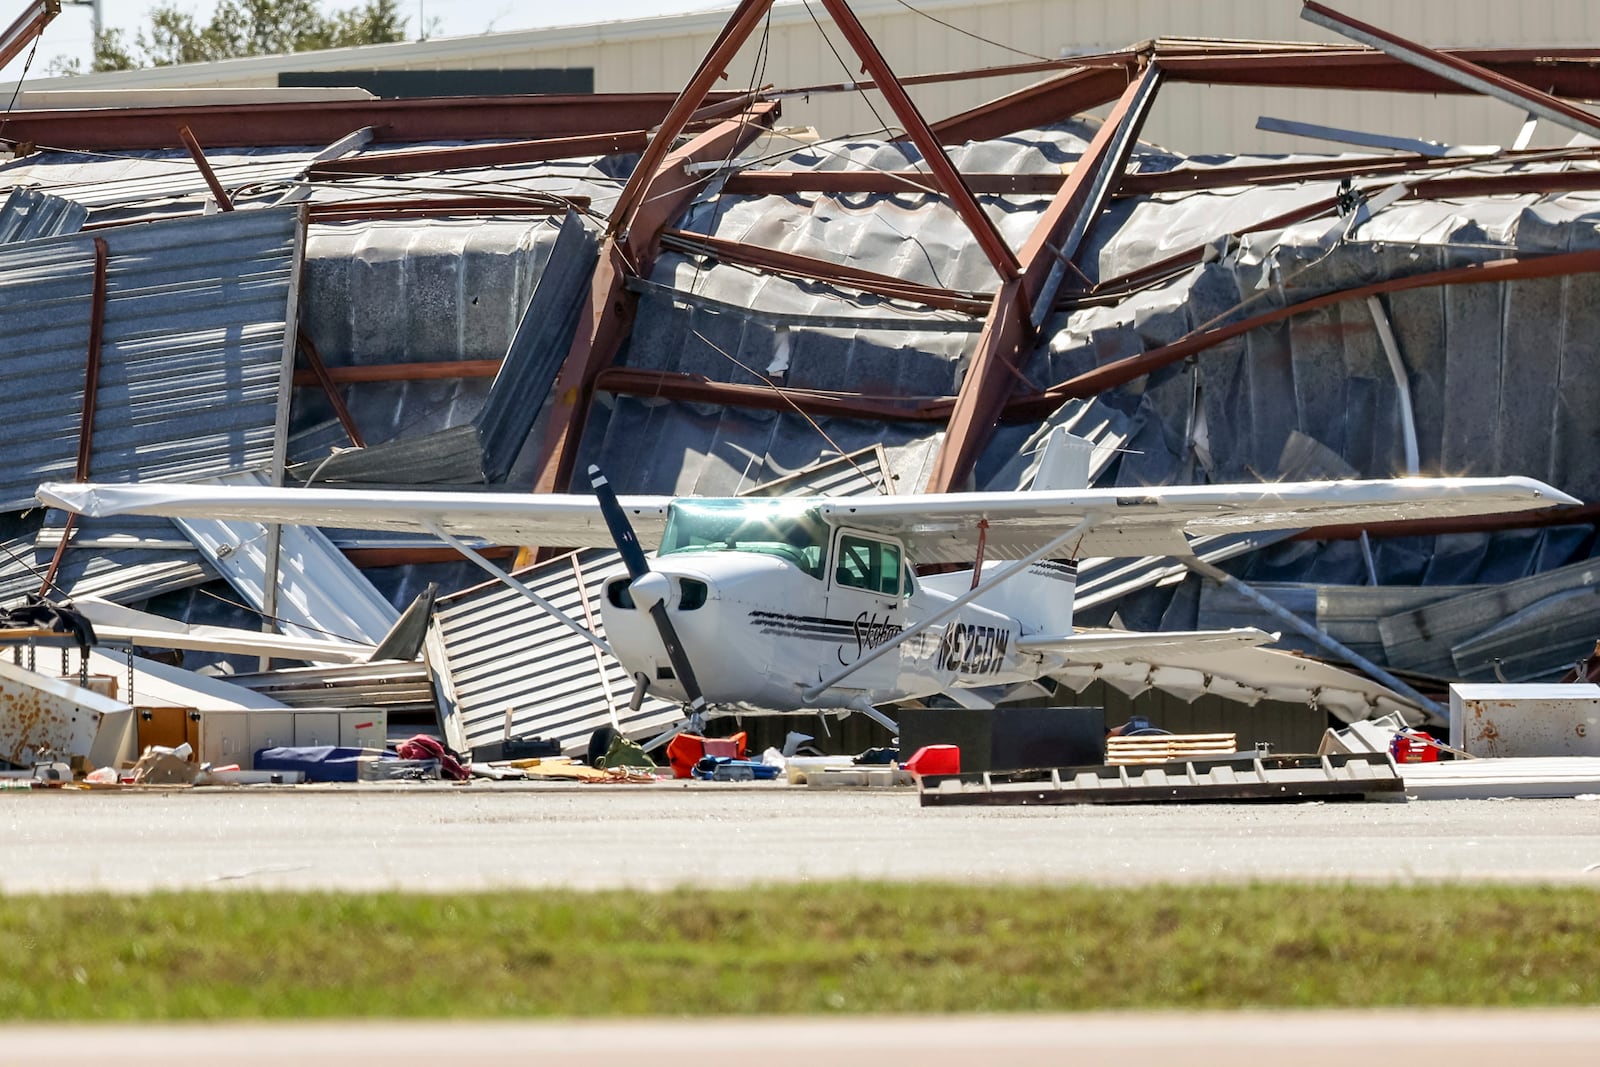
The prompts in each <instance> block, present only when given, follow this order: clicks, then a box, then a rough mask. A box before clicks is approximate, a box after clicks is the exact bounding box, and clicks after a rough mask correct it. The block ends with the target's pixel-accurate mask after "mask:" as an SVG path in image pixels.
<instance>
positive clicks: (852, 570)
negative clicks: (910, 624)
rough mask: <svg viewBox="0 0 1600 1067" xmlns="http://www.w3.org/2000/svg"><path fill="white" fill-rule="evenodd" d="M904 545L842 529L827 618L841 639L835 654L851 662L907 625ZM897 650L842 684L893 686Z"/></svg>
mask: <svg viewBox="0 0 1600 1067" xmlns="http://www.w3.org/2000/svg"><path fill="white" fill-rule="evenodd" d="M904 571H905V550H904V549H903V548H902V547H901V546H900V545H899V543H898V542H895V541H889V540H885V539H883V538H880V537H870V536H868V535H866V534H859V533H854V532H852V531H850V530H840V531H839V532H838V533H837V534H835V536H834V541H833V551H832V552H831V553H830V554H829V568H828V620H829V622H830V623H832V624H833V625H834V626H835V627H838V628H839V632H840V633H841V635H842V640H841V642H840V644H839V645H838V652H837V659H838V661H839V664H840V665H841V666H849V665H850V664H852V663H854V662H856V661H857V660H858V659H860V658H861V657H862V656H864V655H866V654H867V653H868V652H871V651H872V650H873V649H874V648H877V647H878V646H879V645H881V644H883V643H884V642H885V641H887V640H889V639H890V638H892V637H894V636H895V635H896V634H898V633H899V632H900V631H901V630H902V629H904V628H905V626H906V601H905V598H904V597H903V596H902V591H903V587H902V585H901V583H902V581H903V580H904ZM899 658H900V657H899V656H898V655H897V654H894V653H890V654H888V655H885V656H884V657H883V658H882V659H879V660H876V661H875V662H872V663H869V664H867V665H866V666H865V667H863V668H862V669H861V670H860V671H859V672H858V673H855V674H852V675H850V676H849V677H848V678H845V679H844V680H843V681H841V682H840V683H839V687H840V688H841V689H889V688H892V687H893V686H894V683H895V678H896V676H897V675H898V673H899V669H898V663H899Z"/></svg>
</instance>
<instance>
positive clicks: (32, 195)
mask: <svg viewBox="0 0 1600 1067" xmlns="http://www.w3.org/2000/svg"><path fill="white" fill-rule="evenodd" d="M88 217H89V210H88V208H85V207H84V206H83V205H81V204H75V203H73V202H72V201H70V200H63V199H62V198H61V197H59V196H50V195H49V194H47V193H41V192H39V191H37V190H35V189H13V190H11V195H10V196H8V197H6V202H5V203H4V204H0V244H10V243H11V242H14V241H33V240H37V239H39V238H41V237H59V236H61V235H62V234H65V233H77V232H78V231H79V230H80V229H82V228H83V222H84V220H85V219H87V218H88Z"/></svg>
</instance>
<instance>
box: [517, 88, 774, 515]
mask: <svg viewBox="0 0 1600 1067" xmlns="http://www.w3.org/2000/svg"><path fill="white" fill-rule="evenodd" d="M777 114H778V105H777V104H776V103H771V102H768V103H763V104H758V105H756V106H755V107H753V108H752V109H751V111H750V113H749V114H748V115H746V116H742V117H741V118H739V119H736V120H729V121H727V122H722V123H718V124H717V125H716V126H715V127H713V128H712V129H710V130H707V131H706V132H705V133H703V134H701V135H700V136H699V137H696V138H694V139H693V140H692V141H690V142H689V143H688V144H686V145H684V146H683V147H682V148H679V149H677V150H676V151H674V152H672V153H671V154H670V155H667V156H666V157H665V158H664V159H663V161H662V163H661V166H660V167H659V168H658V169H657V170H656V172H655V173H654V174H653V175H652V176H651V177H650V179H649V180H647V181H644V182H642V183H641V184H640V192H639V194H638V195H637V197H636V198H635V200H634V203H635V204H636V205H637V207H636V210H635V211H634V212H633V213H632V215H631V221H630V222H629V224H628V227H627V229H626V230H625V231H620V232H615V233H612V234H610V235H608V236H607V237H606V239H605V241H604V243H603V244H602V245H601V248H600V262H599V263H598V264H597V265H596V267H595V272H594V278H593V281H592V282H591V284H590V287H589V308H588V312H587V314H585V315H581V316H580V317H579V320H578V329H577V332H576V334H575V336H574V337H573V339H572V347H571V348H570V349H569V350H568V352H567V358H566V360H565V361H564V362H563V363H562V365H561V370H560V372H559V373H558V374H557V376H556V382H555V388H554V390H553V391H552V394H553V395H552V396H551V400H550V403H551V411H550V421H549V424H548V428H547V429H546V431H545V440H544V445H543V447H542V449H541V452H540V459H539V477H538V481H537V483H536V491H537V492H541V493H550V492H560V491H564V490H565V489H566V488H567V486H568V485H569V484H570V482H571V479H572V466H573V463H574V461H575V459H576V457H577V450H578V442H579V441H580V440H581V438H582V437H583V427H584V423H585V421H586V419H587V417H588V412H589V400H590V398H591V396H592V395H593V392H594V379H595V375H597V374H599V373H600V371H602V370H604V369H605V368H606V367H609V366H610V365H611V364H612V362H613V361H614V360H615V359H616V355H617V352H618V351H619V350H620V349H621V347H622V343H623V342H624V341H625V340H627V337H628V333H629V331H630V330H631V329H632V328H633V316H634V313H635V311H636V309H637V307H638V297H637V295H635V294H634V293H632V292H631V291H629V289H628V279H629V278H630V277H644V276H646V275H648V274H649V273H650V268H651V266H652V265H653V264H654V262H655V257H656V253H657V250H658V242H659V239H660V235H661V231H662V230H664V229H665V228H666V227H667V225H668V224H669V223H671V222H673V221H675V220H676V219H677V218H678V217H679V216H680V215H682V214H683V212H684V210H685V209H686V208H687V207H688V205H689V203H690V201H692V200H693V199H694V197H695V194H696V193H697V192H698V191H699V190H700V188H701V186H702V185H703V183H704V182H705V181H706V180H707V179H706V177H705V176H700V175H691V174H689V173H688V172H687V170H686V167H687V165H688V164H691V163H701V162H709V161H712V160H722V159H728V158H729V157H731V156H733V155H736V154H737V153H738V152H740V151H741V150H742V149H743V148H744V147H745V146H746V145H748V144H749V143H750V142H751V141H752V140H754V139H755V137H756V136H757V135H758V133H759V132H760V131H761V130H763V129H765V128H766V127H767V126H769V125H770V124H771V123H772V121H773V120H774V119H775V118H776V116H777ZM637 173H638V172H637V171H635V174H637ZM630 184H631V179H630Z"/></svg>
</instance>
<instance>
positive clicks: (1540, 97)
mask: <svg viewBox="0 0 1600 1067" xmlns="http://www.w3.org/2000/svg"><path fill="white" fill-rule="evenodd" d="M1300 17H1301V18H1303V19H1307V20H1309V21H1312V22H1315V23H1317V24H1319V25H1322V26H1325V27H1327V28H1329V29H1332V30H1333V31H1334V32H1336V33H1342V34H1344V35H1345V36H1349V37H1355V38H1357V39H1358V40H1362V41H1364V42H1367V43H1371V42H1376V44H1375V45H1374V47H1377V48H1380V49H1382V50H1383V51H1384V52H1385V53H1386V54H1388V55H1391V56H1394V57H1395V58H1396V59H1399V60H1400V61H1401V62H1403V63H1406V64H1409V65H1411V66H1414V67H1420V68H1421V69H1423V70H1427V71H1430V72H1431V73H1434V74H1436V75H1438V76H1439V77H1441V78H1443V79H1445V80H1446V81H1449V82H1452V83H1454V84H1457V85H1460V86H1461V87H1462V88H1464V89H1465V90H1466V91H1468V92H1481V93H1483V94H1485V95H1486V96H1491V97H1494V98H1496V99H1498V100H1501V101H1504V102H1505V103H1509V104H1512V105H1513V106H1518V107H1525V108H1527V109H1528V110H1529V111H1531V112H1533V113H1534V114H1536V115H1538V116H1540V117H1541V118H1545V119H1549V120H1550V121H1552V122H1556V123H1559V124H1561V125H1563V126H1567V127H1568V128H1570V129H1573V130H1576V131H1578V132H1579V133H1587V134H1589V135H1591V136H1593V135H1595V134H1600V117H1596V116H1595V115H1594V114H1592V113H1591V112H1588V111H1585V110H1584V109H1583V108H1581V107H1575V106H1573V105H1572V104H1569V103H1567V102H1566V101H1565V100H1561V99H1558V98H1556V97H1554V96H1552V95H1550V94H1549V93H1546V92H1542V91H1540V90H1538V89H1535V88H1534V87H1533V86H1531V85H1528V84H1525V83H1524V82H1521V81H1518V80H1516V79H1515V78H1510V77H1507V76H1506V75H1504V74H1501V73H1500V72H1499V71H1495V70H1490V69H1489V68H1488V67H1486V66H1481V65H1479V64H1477V63H1473V62H1472V61H1470V60H1467V59H1463V58H1461V57H1460V56H1452V55H1449V54H1447V53H1444V52H1441V51H1439V50H1438V49H1434V48H1429V47H1428V46H1427V45H1423V44H1418V43H1417V42H1415V41H1410V40H1407V39H1406V38H1404V37H1401V36H1399V35H1398V34H1393V33H1389V32H1387V31H1385V30H1381V29H1379V28H1378V27H1376V26H1374V25H1372V24H1371V23H1367V22H1361V21H1359V20H1357V19H1353V18H1350V17H1349V16H1348V15H1344V14H1341V13H1339V12H1337V11H1335V10H1333V8H1331V7H1328V6H1327V5H1326V4H1319V3H1317V2H1316V0H1304V5H1303V6H1302V7H1301V9H1300Z"/></svg>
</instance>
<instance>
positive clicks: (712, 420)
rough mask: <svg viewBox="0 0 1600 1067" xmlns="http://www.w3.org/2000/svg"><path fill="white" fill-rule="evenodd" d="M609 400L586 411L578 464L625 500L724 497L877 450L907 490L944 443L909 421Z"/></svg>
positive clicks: (921, 479)
mask: <svg viewBox="0 0 1600 1067" xmlns="http://www.w3.org/2000/svg"><path fill="white" fill-rule="evenodd" d="M610 399H611V400H612V403H611V404H610V405H604V404H597V405H596V406H595V408H594V410H593V411H591V413H590V417H589V425H588V429H587V431H586V432H585V434H584V441H583V447H582V449H581V450H580V453H579V460H578V463H579V467H580V468H582V467H585V466H587V465H588V464H590V463H596V464H598V465H599V466H600V469H601V470H604V471H606V472H608V473H607V476H608V477H610V478H611V480H612V482H613V483H615V484H617V485H618V487H619V489H621V490H622V491H623V492H627V493H666V494H671V495H678V496H732V495H734V493H735V491H736V490H737V488H738V487H739V486H741V485H748V484H750V483H751V482H752V481H758V480H766V479H767V478H768V477H770V476H771V475H773V474H777V475H780V476H781V475H784V474H789V473H791V472H793V471H796V470H803V469H804V468H806V467H808V466H811V465H812V464H814V463H815V462H816V461H817V460H818V458H819V457H822V456H825V455H827V454H829V453H833V452H853V451H856V450H858V449H861V448H865V447H867V446H869V445H872V444H877V443H881V444H882V445H883V448H884V453H885V454H886V455H887V457H888V460H889V470H890V476H891V477H890V480H891V481H892V482H893V483H894V487H895V491H896V492H900V493H907V492H912V491H914V490H916V489H919V488H920V487H921V486H922V485H923V484H924V483H925V482H926V480H927V471H928V467H929V465H930V463H931V461H932V458H933V454H934V452H935V450H936V449H937V448H938V445H939V442H940V441H941V440H942V439H943V437H944V433H943V431H942V430H935V429H933V428H931V427H929V426H927V425H925V424H917V423H874V422H861V421H856V420H853V419H816V420H815V421H812V420H809V419H806V418H803V417H801V416H799V415H796V414H794V413H793V412H774V411H755V410H749V409H740V408H721V407H715V406H711V405H701V404H683V403H676V402H665V403H663V402H659V401H648V400H639V399H636V398H633V397H614V398H610ZM612 472H615V473H612Z"/></svg>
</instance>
